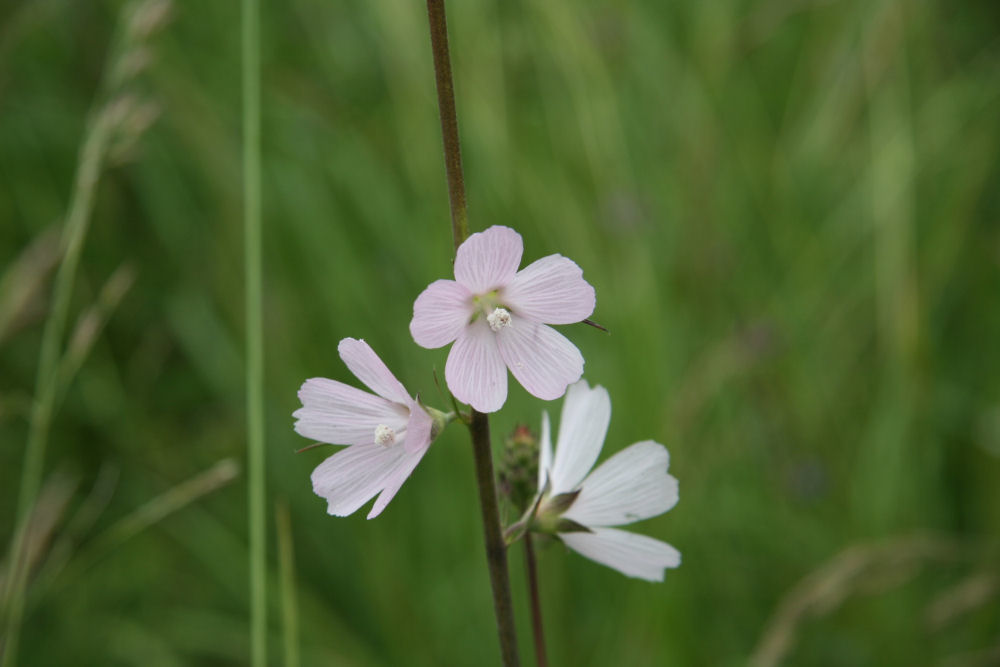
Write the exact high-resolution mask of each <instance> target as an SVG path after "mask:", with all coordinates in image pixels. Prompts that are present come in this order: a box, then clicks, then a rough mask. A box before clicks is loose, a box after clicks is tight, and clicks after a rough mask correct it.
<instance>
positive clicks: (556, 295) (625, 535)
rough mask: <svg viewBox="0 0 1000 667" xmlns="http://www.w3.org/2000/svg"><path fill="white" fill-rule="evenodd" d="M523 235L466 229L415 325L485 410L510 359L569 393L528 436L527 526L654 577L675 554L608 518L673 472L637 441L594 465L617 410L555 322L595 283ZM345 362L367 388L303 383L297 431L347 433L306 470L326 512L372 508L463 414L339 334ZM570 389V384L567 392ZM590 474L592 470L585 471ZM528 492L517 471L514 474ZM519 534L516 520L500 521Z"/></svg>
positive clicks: (332, 439)
mask: <svg viewBox="0 0 1000 667" xmlns="http://www.w3.org/2000/svg"><path fill="white" fill-rule="evenodd" d="M522 253H523V244H522V241H521V236H520V235H519V234H518V233H517V232H515V231H514V230H512V229H510V228H509V227H499V226H498V227H490V228H489V229H487V230H485V231H483V232H480V233H477V234H472V235H471V236H470V237H469V238H468V239H467V240H466V241H465V242H464V243H463V244H462V245H461V246H460V247H459V248H458V251H457V253H456V256H455V266H454V274H455V279H454V280H437V281H435V282H433V283H431V284H430V285H429V286H428V287H427V288H426V289H425V290H424V291H423V292H422V293H421V294H420V295H419V296H418V297H417V299H416V301H415V303H414V304H413V319H412V321H411V322H410V333H411V335H412V336H413V339H414V341H415V342H416V343H417V344H419V345H421V346H423V347H425V348H439V347H443V346H445V345H448V344H452V343H453V345H452V347H451V350H450V351H449V354H448V361H447V363H446V365H445V380H446V383H447V385H448V389H449V391H450V392H451V393H452V395H453V396H454V397H455V398H456V399H457V400H458V401H461V402H462V403H466V404H468V405H470V406H471V407H472V409H473V410H476V411H479V412H495V411H496V410H499V409H500V408H501V407H502V406H503V404H504V403H505V402H506V399H507V371H508V370H509V371H510V373H511V374H512V375H513V376H514V378H515V379H516V380H517V381H518V382H519V383H520V384H521V385H522V386H523V387H524V388H525V389H526V390H527V391H528V392H529V393H530V394H532V395H534V396H537V397H538V398H541V399H544V400H554V399H557V398H559V397H561V396H563V395H564V394H565V395H566V399H565V401H564V403H563V409H562V416H561V422H560V432H559V438H558V441H557V443H556V448H555V454H554V455H553V452H552V443H551V438H550V434H549V431H550V428H549V419H548V414H547V413H543V415H542V436H541V442H540V451H537V452H535V450H534V449H531V448H530V447H529V448H528V449H525V446H526V444H525V443H527V442H528V441H529V440H530V438H529V439H525V438H524V437H523V436H524V432H522V434H521V437H520V439H519V440H518V443H519V445H518V446H519V447H520V449H519V454H518V460H523V459H524V456H525V452H528V456H529V457H534V458H533V460H532V461H531V463H532V465H531V468H530V470H531V471H532V472H531V474H530V476H534V474H535V473H534V470H535V468H537V475H538V483H537V489H535V490H534V491H529V493H534V496H535V497H534V500H533V501H532V502H531V503H530V509H529V511H528V512H527V513H526V516H525V517H523V518H522V520H521V521H520V522H519V523H518V524H516V526H515V527H512V528H519V529H520V531H521V532H523V531H524V530H532V531H536V532H540V533H546V534H549V535H552V536H554V537H556V538H557V539H559V540H561V541H562V542H564V543H565V544H566V545H567V546H568V547H570V548H571V549H573V550H574V551H577V552H578V553H580V554H582V555H584V556H586V557H588V558H590V559H592V560H595V561H597V562H599V563H603V564H605V565H608V566H610V567H612V568H614V569H617V570H619V571H621V572H622V573H624V574H626V575H629V576H633V577H638V578H642V579H647V580H651V581H659V580H662V579H663V570H664V568H668V567H676V566H677V565H679V564H680V555H679V553H678V552H677V550H676V549H674V548H673V547H671V546H670V545H668V544H665V543H663V542H660V541H659V540H655V539H652V538H649V537H645V536H643V535H638V534H635V533H631V532H627V531H623V530H619V529H617V528H614V526H620V525H625V524H629V523H633V522H635V521H639V520H641V519H646V518H649V517H652V516H656V515H658V514H662V513H663V512H666V511H667V510H669V509H670V508H671V507H673V505H674V504H675V503H676V502H677V480H676V479H674V478H673V477H672V476H671V475H669V474H668V473H667V466H668V464H669V456H668V454H667V450H666V448H664V447H663V445H660V444H657V443H655V442H653V441H644V442H639V443H636V444H634V445H631V446H630V447H627V448H626V449H624V450H622V451H621V452H618V453H617V454H615V455H614V456H612V457H611V458H610V459H608V460H607V461H605V462H604V463H603V464H601V465H600V466H598V467H597V468H596V469H595V470H593V471H591V468H592V467H593V466H594V463H595V462H596V461H597V457H598V455H599V454H600V451H601V447H602V445H603V443H604V437H605V435H606V433H607V429H608V424H609V421H610V418H611V400H610V398H609V397H608V393H607V391H606V390H605V389H604V388H603V387H600V386H596V387H594V388H590V387H589V385H588V384H587V382H586V381H585V380H581V379H580V378H581V377H582V375H583V365H584V361H583V356H582V355H581V354H580V351H579V350H578V349H577V348H576V346H575V345H573V343H571V342H570V341H569V340H568V339H567V338H566V337H565V336H563V335H562V334H561V333H559V332H557V331H556V330H555V329H553V328H552V327H551V326H550V325H562V324H573V323H577V322H581V321H585V320H586V319H587V318H588V317H590V315H591V314H592V313H593V311H594V305H595V296H594V288H593V287H592V286H591V285H590V284H589V283H587V281H586V280H584V278H583V271H582V270H581V269H580V267H579V266H577V265H576V263H574V262H573V261H572V260H570V259H567V258H566V257H563V256H561V255H550V256H548V257H543V258H542V259H539V260H537V261H535V262H533V263H531V264H529V265H528V266H526V267H524V268H523V269H520V270H518V268H519V266H520V264H521V255H522ZM338 352H339V353H340V357H341V359H342V360H343V361H344V363H345V364H346V365H347V367H348V369H349V370H350V371H351V372H352V373H353V374H354V375H355V376H356V377H357V378H358V379H359V380H360V381H361V382H362V383H364V384H365V385H366V386H367V387H368V388H369V389H371V392H373V393H369V392H366V391H363V390H360V389H357V388H355V387H352V386H349V385H346V384H343V383H341V382H338V381H336V380H329V379H325V378H312V379H309V380H306V381H305V383H304V384H303V385H302V388H301V389H300V390H299V399H300V400H301V401H302V407H301V408H299V409H298V410H296V411H295V413H294V415H293V416H294V417H295V419H296V422H295V430H296V431H297V432H298V433H299V434H300V435H303V436H305V437H307V438H312V439H314V440H317V441H319V442H321V443H329V444H336V445H346V446H347V447H346V448H345V449H342V450H340V451H339V452H337V453H336V454H334V455H333V456H331V457H329V458H327V459H326V460H325V461H324V462H323V463H321V464H320V465H319V466H318V467H317V468H316V469H315V470H314V471H313V474H312V483H313V490H314V491H315V492H316V494H317V495H319V496H321V497H322V498H324V499H325V500H326V501H327V511H328V512H329V513H330V514H332V515H335V516H347V515H349V514H352V513H354V512H355V511H357V510H358V509H359V508H360V507H361V506H363V505H364V504H365V503H367V502H368V501H369V500H371V499H372V498H376V499H375V503H374V505H373V507H372V509H371V511H370V512H369V513H368V518H369V519H371V518H373V517H376V516H378V515H379V514H380V513H381V512H382V511H383V510H384V509H385V507H386V505H387V504H388V503H389V501H390V500H392V498H393V497H394V496H395V495H396V493H397V492H398V491H399V489H400V487H401V486H402V484H403V482H404V481H406V479H407V478H408V477H409V476H410V474H411V473H412V472H413V471H414V469H415V468H416V466H417V464H418V463H419V462H420V460H421V459H422V458H423V456H424V454H425V453H426V452H427V450H428V448H429V447H430V445H431V442H433V440H434V438H435V437H436V436H437V434H438V433H439V432H440V431H441V430H442V429H443V428H444V427H445V426H446V425H447V423H448V422H450V421H451V420H453V419H455V418H456V417H460V416H462V415H456V414H455V413H444V412H441V411H438V410H435V409H434V408H431V407H428V406H426V405H424V404H423V403H422V402H421V401H420V400H419V398H415V397H411V396H410V394H409V393H408V392H407V391H406V389H405V388H404V387H403V385H402V384H401V383H400V382H399V380H397V379H396V377H395V376H394V375H393V374H392V373H391V372H390V371H389V369H388V368H387V367H386V365H385V364H384V363H383V362H382V360H381V359H379V357H378V356H377V355H376V354H375V352H374V351H373V350H372V349H371V347H369V345H368V344H367V343H365V342H364V341H363V340H356V339H353V338H345V339H344V340H342V341H341V342H340V345H339V346H338ZM567 388H568V391H567ZM588 473H589V474H588ZM517 479H518V480H520V481H519V482H518V487H519V488H520V489H521V493H520V495H521V496H522V497H523V496H524V495H525V494H524V492H523V489H524V480H525V475H524V474H521V475H520V476H518V477H517ZM508 533H509V534H517V530H514V531H513V532H512V531H508Z"/></svg>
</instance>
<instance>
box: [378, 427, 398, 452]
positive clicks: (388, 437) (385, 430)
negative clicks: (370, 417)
mask: <svg viewBox="0 0 1000 667" xmlns="http://www.w3.org/2000/svg"><path fill="white" fill-rule="evenodd" d="M394 442H396V432H395V431H393V430H392V429H391V428H389V427H388V426H386V425H385V424H379V425H378V426H376V427H375V444H376V445H382V446H383V447H388V446H389V445H391V444H393V443H394Z"/></svg>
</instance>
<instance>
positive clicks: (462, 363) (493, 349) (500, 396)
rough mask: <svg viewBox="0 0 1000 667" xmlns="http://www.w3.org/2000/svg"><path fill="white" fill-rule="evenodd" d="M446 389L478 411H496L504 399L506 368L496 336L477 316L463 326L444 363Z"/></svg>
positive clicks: (505, 398)
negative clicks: (467, 324)
mask: <svg viewBox="0 0 1000 667" xmlns="http://www.w3.org/2000/svg"><path fill="white" fill-rule="evenodd" d="M444 377H445V380H446V381H447V383H448V389H450V390H451V393H452V394H454V395H455V398H457V399H458V400H460V401H462V402H463V403H468V404H469V405H471V406H472V407H473V408H475V409H476V410H478V411H479V412H496V411H497V410H499V409H500V408H501V407H503V404H504V401H506V400H507V369H506V368H504V363H503V359H502V358H501V357H500V352H499V351H498V350H497V342H496V336H495V335H494V334H493V332H492V331H491V330H490V328H489V326H487V324H486V322H485V321H484V320H483V319H482V318H480V319H479V320H477V321H476V322H473V323H472V324H470V325H469V326H467V327H466V328H465V330H464V331H463V332H462V334H461V335H460V336H459V337H458V340H456V341H455V344H454V345H453V346H452V348H451V352H449V353H448V361H447V363H445V366H444Z"/></svg>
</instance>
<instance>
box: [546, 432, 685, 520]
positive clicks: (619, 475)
mask: <svg viewBox="0 0 1000 667" xmlns="http://www.w3.org/2000/svg"><path fill="white" fill-rule="evenodd" d="M669 464H670V455H669V454H667V448H666V447H664V446H663V445H661V444H659V443H656V442H653V441H652V440H646V441H645V442H637V443H635V444H634V445H631V446H629V447H626V448H625V449H623V450H622V451H620V452H618V453H617V454H615V455H614V456H612V457H611V458H609V459H608V460H607V461H605V462H604V463H602V464H601V465H599V466H598V467H597V469H596V470H594V472H592V473H590V474H589V475H588V476H587V479H585V480H583V484H582V486H581V489H580V495H579V496H577V498H576V502H574V503H573V505H572V507H570V508H569V510H567V511H566V513H565V515H564V516H565V517H566V518H567V519H572V520H573V521H576V522H578V523H582V524H583V525H585V526H621V525H624V524H628V523H632V522H633V521H640V520H642V519H648V518H649V517H651V516H656V515H658V514H663V513H664V512H666V511H667V510H669V509H670V508H671V507H673V506H674V505H676V504H677V479H676V478H674V476H673V475H670V474H668V473H667V466H668V465H669Z"/></svg>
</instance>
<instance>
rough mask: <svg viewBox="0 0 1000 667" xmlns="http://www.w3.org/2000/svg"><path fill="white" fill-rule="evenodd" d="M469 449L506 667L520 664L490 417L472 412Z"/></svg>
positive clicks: (501, 651)
mask: <svg viewBox="0 0 1000 667" xmlns="http://www.w3.org/2000/svg"><path fill="white" fill-rule="evenodd" d="M469 430H470V431H471V433H472V449H473V454H474V457H475V461H476V481H477V482H478V484H479V503H480V505H481V507H482V511H483V530H484V532H485V534H486V562H487V564H488V566H489V571H490V585H491V587H492V589H493V611H494V613H495V614H496V617H497V632H498V633H499V635H500V653H501V655H502V657H503V664H504V665H506V666H507V667H510V666H512V665H519V664H520V658H519V657H518V653H517V634H516V632H515V628H514V605H513V603H512V602H511V595H510V579H509V577H508V573H507V544H506V542H504V539H503V532H502V531H501V528H500V504H499V502H498V501H497V490H496V483H495V481H494V476H493V448H492V447H491V446H490V422H489V417H487V416H486V415H484V414H483V413H481V412H476V411H475V410H473V412H472V424H471V425H470V427H469Z"/></svg>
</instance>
